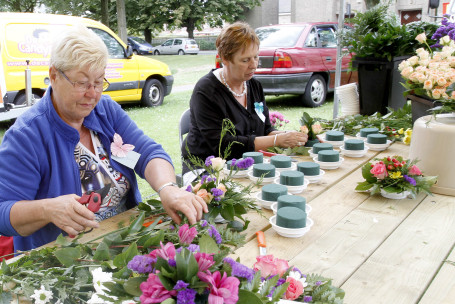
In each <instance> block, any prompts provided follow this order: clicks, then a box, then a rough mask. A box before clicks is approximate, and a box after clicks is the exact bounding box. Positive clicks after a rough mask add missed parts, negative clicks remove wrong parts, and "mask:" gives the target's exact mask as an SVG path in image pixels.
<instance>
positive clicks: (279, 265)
mask: <svg viewBox="0 0 455 304" xmlns="http://www.w3.org/2000/svg"><path fill="white" fill-rule="evenodd" d="M256 260H257V262H256V263H254V265H253V268H254V270H260V271H261V276H262V277H264V278H266V277H268V276H273V275H279V276H280V277H281V276H282V275H283V274H284V273H285V272H286V270H287V269H288V268H289V265H288V262H287V261H285V260H282V259H276V258H274V257H273V255H271V254H269V255H262V256H257V257H256Z"/></svg>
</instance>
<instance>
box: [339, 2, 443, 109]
mask: <svg viewBox="0 0 455 304" xmlns="http://www.w3.org/2000/svg"><path fill="white" fill-rule="evenodd" d="M389 5H390V3H384V4H379V5H377V6H375V7H373V8H372V9H370V10H368V11H366V12H365V13H358V14H357V15H356V16H355V17H354V18H350V19H348V20H347V22H348V23H350V24H351V25H352V26H353V29H352V30H345V31H343V32H342V33H341V34H340V35H341V45H342V47H344V48H347V49H348V50H349V52H351V53H354V54H355V55H354V56H353V59H352V61H351V66H352V68H354V69H357V70H358V77H359V100H360V113H361V114H363V115H371V114H373V113H375V112H380V113H381V114H386V113H387V107H390V108H393V109H398V108H401V107H402V106H403V105H404V104H405V103H406V99H405V98H404V97H403V93H404V89H403V88H402V86H401V85H400V82H401V75H400V74H399V72H398V69H397V67H398V64H399V63H400V62H401V61H403V60H404V59H406V58H409V57H411V55H412V54H413V53H414V51H415V49H416V48H417V47H418V44H417V43H416V41H415V39H414V38H415V36H416V35H417V34H418V33H421V32H426V33H427V34H428V35H429V36H431V35H432V33H434V32H435V31H436V29H437V25H435V24H432V23H428V22H414V23H410V24H408V25H400V23H399V20H398V16H397V15H396V14H395V13H392V12H391V11H390V10H389Z"/></svg>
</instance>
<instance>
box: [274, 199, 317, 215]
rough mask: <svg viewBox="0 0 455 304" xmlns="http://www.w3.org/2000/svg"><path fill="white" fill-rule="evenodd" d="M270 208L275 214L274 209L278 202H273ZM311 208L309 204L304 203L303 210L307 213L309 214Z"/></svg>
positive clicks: (276, 207)
mask: <svg viewBox="0 0 455 304" xmlns="http://www.w3.org/2000/svg"><path fill="white" fill-rule="evenodd" d="M270 208H271V209H272V211H273V214H276V211H277V209H278V202H274V203H273V204H272V206H270ZM311 210H313V208H312V207H311V206H310V205H308V204H305V212H306V214H307V215H308V214H310V212H311Z"/></svg>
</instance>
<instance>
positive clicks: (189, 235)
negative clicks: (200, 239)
mask: <svg viewBox="0 0 455 304" xmlns="http://www.w3.org/2000/svg"><path fill="white" fill-rule="evenodd" d="M178 234H179V238H180V242H182V243H185V244H188V245H189V244H191V243H192V242H193V240H194V238H195V237H196V235H197V230H196V228H194V227H192V228H191V229H189V226H188V224H185V225H183V226H181V227H180V229H179V232H178Z"/></svg>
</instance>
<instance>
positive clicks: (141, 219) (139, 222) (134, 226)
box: [128, 212, 145, 234]
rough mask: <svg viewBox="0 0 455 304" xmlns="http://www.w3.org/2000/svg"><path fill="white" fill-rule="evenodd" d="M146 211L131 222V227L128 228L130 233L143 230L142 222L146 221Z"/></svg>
mask: <svg viewBox="0 0 455 304" xmlns="http://www.w3.org/2000/svg"><path fill="white" fill-rule="evenodd" d="M144 218H145V212H141V213H139V216H138V217H137V218H136V219H135V220H134V222H133V223H131V225H130V227H129V228H128V234H133V233H136V232H138V231H139V230H141V228H142V224H143V223H144Z"/></svg>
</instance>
